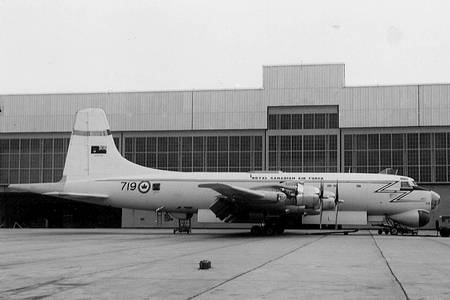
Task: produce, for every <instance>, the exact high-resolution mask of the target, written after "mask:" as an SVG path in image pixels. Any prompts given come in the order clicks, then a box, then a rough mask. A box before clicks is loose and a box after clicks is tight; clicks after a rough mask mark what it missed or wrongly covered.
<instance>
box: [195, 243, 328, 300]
mask: <svg viewBox="0 0 450 300" xmlns="http://www.w3.org/2000/svg"><path fill="white" fill-rule="evenodd" d="M326 236H327V235H324V236H321V237H320V238H318V239H315V240H313V241H310V242H308V243H305V244H302V245H300V246H298V247H295V248H294V249H291V250H289V251H287V252H285V253H283V254H281V255H279V256H277V257H274V258H271V259H269V260H268V261H266V262H264V263H262V264H260V265H257V266H256V267H253V268H251V269H249V270H247V271H244V272H242V273H239V274H237V275H235V276H233V277H231V278H228V279H227V280H224V281H222V282H220V283H218V284H216V285H214V286H212V287H210V288H208V289H206V290H204V291H201V292H200V293H198V294H195V295H193V296H191V297H189V298H187V300H191V299H194V298H197V297H199V296H201V295H203V294H206V293H208V292H210V291H212V290H214V289H216V288H218V287H220V286H222V285H224V284H226V283H228V282H230V281H233V280H235V279H237V278H239V277H242V276H244V275H246V274H249V273H251V272H253V271H256V270H258V269H260V268H262V267H264V266H266V265H268V264H270V263H272V262H274V261H277V260H279V259H282V258H283V257H286V256H288V255H290V254H292V253H294V252H296V251H298V250H300V249H302V248H305V247H306V246H309V245H311V244H313V243H315V242H317V241H319V240H321V239H323V238H324V237H326Z"/></svg>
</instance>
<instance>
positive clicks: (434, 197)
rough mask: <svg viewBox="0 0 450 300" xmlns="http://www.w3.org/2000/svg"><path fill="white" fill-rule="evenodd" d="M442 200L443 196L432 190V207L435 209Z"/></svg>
mask: <svg viewBox="0 0 450 300" xmlns="http://www.w3.org/2000/svg"><path fill="white" fill-rule="evenodd" d="M440 201H441V196H439V194H438V193H436V192H433V191H431V209H435V208H436V207H437V206H438V205H439V202H440Z"/></svg>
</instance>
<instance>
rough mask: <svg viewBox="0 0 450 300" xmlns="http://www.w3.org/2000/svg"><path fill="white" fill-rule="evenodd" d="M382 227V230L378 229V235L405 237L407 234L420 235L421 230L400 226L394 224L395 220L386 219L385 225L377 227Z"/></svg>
mask: <svg viewBox="0 0 450 300" xmlns="http://www.w3.org/2000/svg"><path fill="white" fill-rule="evenodd" d="M376 226H381V228H378V234H383V232H384V234H386V235H388V234H391V235H399V234H401V235H405V234H411V235H417V234H418V233H419V230H418V229H417V228H411V227H408V226H405V225H402V224H399V223H397V222H394V221H393V220H391V219H389V218H386V220H385V223H384V224H382V225H376Z"/></svg>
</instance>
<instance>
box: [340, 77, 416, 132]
mask: <svg viewBox="0 0 450 300" xmlns="http://www.w3.org/2000/svg"><path fill="white" fill-rule="evenodd" d="M336 95H339V126H340V127H343V128H351V127H396V126H417V125H418V120H417V112H418V103H417V87H415V86H403V87H401V86H392V87H362V88H345V89H343V90H342V93H338V94H336Z"/></svg>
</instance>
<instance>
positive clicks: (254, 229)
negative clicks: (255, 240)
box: [250, 225, 263, 235]
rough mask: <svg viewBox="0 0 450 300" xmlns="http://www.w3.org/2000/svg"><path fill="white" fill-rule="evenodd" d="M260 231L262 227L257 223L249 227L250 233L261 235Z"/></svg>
mask: <svg viewBox="0 0 450 300" xmlns="http://www.w3.org/2000/svg"><path fill="white" fill-rule="evenodd" d="M262 232H263V230H262V227H261V226H259V225H253V226H252V228H251V229H250V233H251V234H252V235H261V233H262Z"/></svg>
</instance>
